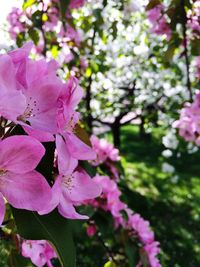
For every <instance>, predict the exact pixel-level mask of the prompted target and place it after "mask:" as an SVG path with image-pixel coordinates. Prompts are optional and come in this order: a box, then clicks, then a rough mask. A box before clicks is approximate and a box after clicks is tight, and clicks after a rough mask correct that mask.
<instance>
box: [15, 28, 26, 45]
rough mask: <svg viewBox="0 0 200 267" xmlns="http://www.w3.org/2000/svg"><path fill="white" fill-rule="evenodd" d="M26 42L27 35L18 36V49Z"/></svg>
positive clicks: (22, 33) (20, 34)
mask: <svg viewBox="0 0 200 267" xmlns="http://www.w3.org/2000/svg"><path fill="white" fill-rule="evenodd" d="M24 41H25V33H24V32H21V33H19V34H18V35H17V39H16V43H17V46H18V47H21V46H22V45H23V44H24Z"/></svg>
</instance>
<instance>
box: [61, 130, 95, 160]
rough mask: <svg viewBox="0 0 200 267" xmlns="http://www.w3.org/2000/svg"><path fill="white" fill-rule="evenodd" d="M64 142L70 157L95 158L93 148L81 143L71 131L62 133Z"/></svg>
mask: <svg viewBox="0 0 200 267" xmlns="http://www.w3.org/2000/svg"><path fill="white" fill-rule="evenodd" d="M64 137H65V142H66V144H67V147H68V150H69V152H70V154H71V156H72V157H74V158H76V159H79V160H93V159H96V153H95V152H94V150H93V149H92V148H91V147H89V146H88V145H86V144H85V143H83V142H82V141H81V140H80V139H79V138H78V137H76V135H75V134H73V133H66V134H64Z"/></svg>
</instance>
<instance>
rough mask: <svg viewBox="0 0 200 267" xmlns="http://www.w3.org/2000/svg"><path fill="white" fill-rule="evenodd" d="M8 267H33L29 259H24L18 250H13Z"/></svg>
mask: <svg viewBox="0 0 200 267" xmlns="http://www.w3.org/2000/svg"><path fill="white" fill-rule="evenodd" d="M8 266H9V267H15V266H17V267H32V266H33V265H32V264H31V261H30V260H29V259H27V258H24V257H23V256H22V255H20V254H19V252H17V250H15V249H13V250H12V251H11V252H10V255H9V258H8Z"/></svg>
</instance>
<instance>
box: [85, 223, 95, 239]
mask: <svg viewBox="0 0 200 267" xmlns="http://www.w3.org/2000/svg"><path fill="white" fill-rule="evenodd" d="M96 231H97V228H96V226H95V225H88V227H87V229H86V232H87V235H88V236H90V237H92V236H94V235H95V234H96Z"/></svg>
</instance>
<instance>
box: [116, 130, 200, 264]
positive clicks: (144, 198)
mask: <svg viewBox="0 0 200 267" xmlns="http://www.w3.org/2000/svg"><path fill="white" fill-rule="evenodd" d="M161 132H162V131H160V130H159V129H157V130H156V129H155V130H154V131H153V134H152V136H151V138H148V139H144V138H143V139H141V138H140V137H139V134H138V132H137V128H136V127H134V126H126V127H124V128H123V129H122V132H121V138H122V142H121V143H122V146H121V153H122V155H124V157H125V160H124V161H123V165H124V168H125V172H126V177H127V181H128V186H129V190H127V191H126V192H124V193H125V196H126V201H127V202H128V204H129V206H130V207H131V208H132V209H133V210H135V211H136V212H139V213H140V214H141V215H142V216H143V217H144V218H146V219H148V220H149V221H150V223H151V225H152V227H153V229H154V231H155V234H156V239H157V240H159V241H160V243H161V248H162V255H161V261H162V264H163V266H167V267H197V266H200V151H197V152H196V153H193V154H188V153H187V151H186V149H185V147H184V142H182V145H181V147H179V151H176V152H180V151H181V156H180V157H179V158H178V157H176V156H175V155H174V156H173V157H172V158H171V159H170V160H166V159H165V158H164V157H163V156H162V155H161V152H162V151H163V149H164V147H163V145H162V142H161ZM185 146H186V145H185ZM165 161H168V163H170V164H171V165H173V166H174V167H175V170H176V171H175V173H173V174H170V173H164V172H163V171H162V168H161V166H162V163H163V162H165Z"/></svg>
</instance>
